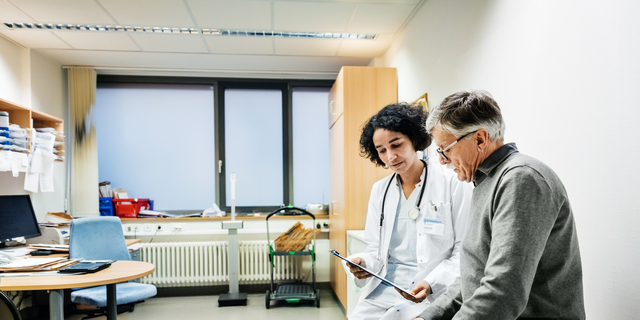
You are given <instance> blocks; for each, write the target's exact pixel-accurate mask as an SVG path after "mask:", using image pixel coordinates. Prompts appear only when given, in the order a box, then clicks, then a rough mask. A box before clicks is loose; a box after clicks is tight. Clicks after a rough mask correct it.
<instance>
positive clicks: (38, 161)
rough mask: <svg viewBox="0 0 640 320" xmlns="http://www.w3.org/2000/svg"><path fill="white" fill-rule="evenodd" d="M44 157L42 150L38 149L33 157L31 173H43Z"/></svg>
mask: <svg viewBox="0 0 640 320" xmlns="http://www.w3.org/2000/svg"><path fill="white" fill-rule="evenodd" d="M43 160H44V159H43V157H42V150H40V149H36V151H35V152H34V153H33V154H32V155H31V165H30V166H29V172H30V173H40V172H42V171H43V168H44V163H43Z"/></svg>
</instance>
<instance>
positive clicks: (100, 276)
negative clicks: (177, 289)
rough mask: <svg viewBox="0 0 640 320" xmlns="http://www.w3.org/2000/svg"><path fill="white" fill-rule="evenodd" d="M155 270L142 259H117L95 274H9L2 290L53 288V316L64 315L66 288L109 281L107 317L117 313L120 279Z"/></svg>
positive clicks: (111, 319)
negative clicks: (28, 275)
mask: <svg viewBox="0 0 640 320" xmlns="http://www.w3.org/2000/svg"><path fill="white" fill-rule="evenodd" d="M154 270H155V267H154V265H153V264H151V263H148V262H140V261H116V262H114V263H113V264H111V266H110V267H109V268H106V269H104V270H101V271H98V272H96V273H91V274H83V275H60V276H39V277H38V276H30V277H6V278H4V277H3V278H2V279H0V290H5V291H29V290H51V292H50V293H49V311H50V315H49V316H50V319H55V320H63V319H64V295H63V292H64V289H71V288H81V287H93V286H101V285H107V319H109V320H115V319H116V317H117V315H116V311H117V305H116V283H121V282H125V281H128V280H133V279H137V278H141V277H144V276H147V275H149V274H151V273H152V272H153V271H154Z"/></svg>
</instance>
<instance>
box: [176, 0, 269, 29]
mask: <svg viewBox="0 0 640 320" xmlns="http://www.w3.org/2000/svg"><path fill="white" fill-rule="evenodd" d="M187 3H188V4H189V7H190V8H191V12H192V13H193V16H194V17H195V19H196V23H197V24H198V26H199V27H200V28H213V29H248V30H271V2H270V1H236V0H225V1H211V0H187Z"/></svg>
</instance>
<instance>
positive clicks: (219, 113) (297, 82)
mask: <svg viewBox="0 0 640 320" xmlns="http://www.w3.org/2000/svg"><path fill="white" fill-rule="evenodd" d="M97 82H98V83H121V84H122V83H131V84H197V85H211V86H213V95H214V96H213V98H214V99H213V101H214V103H213V109H214V110H213V113H214V126H215V128H214V132H215V135H216V136H215V140H214V141H215V143H216V145H215V146H214V150H215V163H214V164H213V165H214V166H215V167H216V173H217V174H216V175H215V176H216V178H215V179H216V180H215V188H216V191H215V193H216V194H215V199H216V204H217V205H218V207H220V210H222V211H225V212H227V213H230V212H231V207H230V206H228V204H227V203H226V183H225V176H226V171H225V170H226V165H225V162H226V159H225V157H224V156H225V148H224V144H225V135H224V133H225V123H224V119H225V118H224V108H225V104H224V89H281V90H282V125H283V127H282V152H283V158H282V160H283V161H282V162H283V164H282V165H283V177H282V179H283V202H284V203H283V204H284V205H293V199H294V192H293V136H292V132H293V123H292V119H293V106H292V104H293V89H294V88H303V87H307V88H320V87H322V88H331V87H332V86H333V83H334V82H335V80H305V79H244V78H210V77H162V76H128V75H98V77H97ZM327 151H328V150H327ZM220 161H222V169H221V170H220V167H219V163H220ZM278 208H279V207H278V206H242V207H238V206H236V213H237V214H245V213H257V212H260V213H268V212H271V211H273V210H276V209H278ZM202 209H205V208H202ZM170 212H173V213H181V212H184V211H182V210H171V211H170Z"/></svg>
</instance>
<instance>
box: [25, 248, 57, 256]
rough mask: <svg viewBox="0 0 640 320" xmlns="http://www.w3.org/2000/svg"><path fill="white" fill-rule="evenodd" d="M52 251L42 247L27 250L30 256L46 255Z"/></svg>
mask: <svg viewBox="0 0 640 320" xmlns="http://www.w3.org/2000/svg"><path fill="white" fill-rule="evenodd" d="M53 253H54V251H53V250H42V249H38V250H35V251H31V252H29V254H30V255H32V256H48V255H50V254H53Z"/></svg>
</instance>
